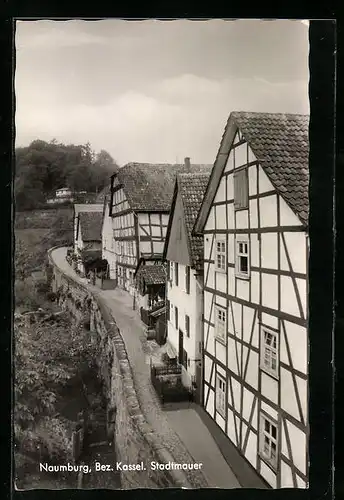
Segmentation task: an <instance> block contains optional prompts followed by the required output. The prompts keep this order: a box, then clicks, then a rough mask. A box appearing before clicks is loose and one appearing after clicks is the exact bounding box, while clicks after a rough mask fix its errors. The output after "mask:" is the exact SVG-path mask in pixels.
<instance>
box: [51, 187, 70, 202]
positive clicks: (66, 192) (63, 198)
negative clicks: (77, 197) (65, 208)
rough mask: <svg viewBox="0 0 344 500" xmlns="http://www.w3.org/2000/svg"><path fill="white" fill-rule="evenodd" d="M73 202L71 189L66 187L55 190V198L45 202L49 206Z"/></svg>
mask: <svg viewBox="0 0 344 500" xmlns="http://www.w3.org/2000/svg"><path fill="white" fill-rule="evenodd" d="M73 200H74V195H73V192H72V190H71V189H69V188H68V187H64V188H60V189H56V191H55V198H50V199H48V200H47V203H49V204H54V203H64V202H67V201H70V202H72V201H73Z"/></svg>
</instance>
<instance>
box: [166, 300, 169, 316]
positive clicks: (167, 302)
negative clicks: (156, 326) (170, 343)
mask: <svg viewBox="0 0 344 500" xmlns="http://www.w3.org/2000/svg"><path fill="white" fill-rule="evenodd" d="M166 313H167V319H168V321H169V320H170V301H169V300H168V299H166Z"/></svg>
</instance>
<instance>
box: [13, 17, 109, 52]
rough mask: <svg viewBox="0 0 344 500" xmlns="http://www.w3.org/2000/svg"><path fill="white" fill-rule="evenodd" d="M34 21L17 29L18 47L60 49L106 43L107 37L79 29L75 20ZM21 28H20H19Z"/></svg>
mask: <svg viewBox="0 0 344 500" xmlns="http://www.w3.org/2000/svg"><path fill="white" fill-rule="evenodd" d="M38 23H39V24H37V22H34V21H32V22H31V23H30V24H33V25H34V24H35V25H36V26H35V27H36V29H34V28H35V27H34V26H27V24H26V25H25V24H19V26H17V31H16V49H17V50H29V49H44V50H51V49H59V48H63V47H79V46H82V45H99V44H104V43H106V41H107V39H106V38H104V37H102V36H100V35H97V34H93V33H87V32H84V31H81V30H78V29H77V25H76V24H75V21H63V22H62V21H38ZM18 28H19V29H18Z"/></svg>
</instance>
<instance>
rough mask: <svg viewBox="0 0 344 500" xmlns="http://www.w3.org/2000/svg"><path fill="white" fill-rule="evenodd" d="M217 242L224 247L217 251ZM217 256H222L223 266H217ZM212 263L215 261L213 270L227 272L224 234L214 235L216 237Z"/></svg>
mask: <svg viewBox="0 0 344 500" xmlns="http://www.w3.org/2000/svg"><path fill="white" fill-rule="evenodd" d="M218 244H220V245H224V247H225V248H224V250H220V251H219V250H218ZM218 256H220V257H223V260H224V268H223V267H218ZM221 260H222V259H221ZM214 263H215V271H216V272H217V273H226V272H227V238H226V236H216V238H215V256H214ZM221 263H222V262H221Z"/></svg>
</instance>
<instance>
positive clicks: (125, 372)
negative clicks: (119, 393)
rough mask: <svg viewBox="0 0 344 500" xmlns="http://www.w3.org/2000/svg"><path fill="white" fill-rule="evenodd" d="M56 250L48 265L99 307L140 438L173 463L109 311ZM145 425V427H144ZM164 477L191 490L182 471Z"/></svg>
mask: <svg viewBox="0 0 344 500" xmlns="http://www.w3.org/2000/svg"><path fill="white" fill-rule="evenodd" d="M58 248H65V245H57V246H55V247H52V248H50V249H49V250H48V260H49V263H50V264H51V265H52V266H53V267H54V268H55V269H57V270H58V272H59V273H60V275H62V276H63V277H64V279H66V281H67V283H68V284H70V285H71V286H73V287H76V288H79V290H82V291H83V292H84V293H86V297H87V298H90V297H92V298H93V300H94V301H95V302H96V303H97V305H98V307H99V311H100V313H101V316H102V319H103V323H104V325H105V327H106V331H107V333H108V334H110V333H111V334H112V335H111V337H113V339H112V338H111V340H112V342H113V345H114V347H115V350H116V355H117V357H118V359H119V367H120V371H121V375H122V377H123V378H124V377H125V378H126V379H128V381H129V380H130V383H131V386H132V388H133V390H134V391H135V397H134V396H128V395H127V394H126V399H127V404H128V410H129V412H130V411H131V410H132V407H131V404H132V402H133V400H134V399H135V405H137V406H138V407H139V410H140V413H136V411H135V413H136V414H135V415H134V414H133V415H132V418H133V419H138V421H137V429H138V431H139V432H140V433H141V435H142V437H143V438H144V439H145V441H146V442H147V443H148V444H149V445H150V446H151V447H152V449H153V451H155V452H156V454H157V458H158V460H157V461H158V462H161V463H167V462H174V458H173V456H172V455H171V453H170V452H169V451H168V450H167V449H166V447H164V446H163V445H161V443H160V441H159V442H158V441H157V436H156V434H155V433H154V431H152V427H151V426H150V424H149V423H148V422H147V421H146V418H145V415H144V414H143V412H142V409H141V405H140V403H139V398H138V397H137V392H136V389H135V383H134V379H133V375H132V370H131V366H130V362H129V359H128V354H127V351H126V348H125V343H124V341H123V339H122V337H121V333H120V331H119V328H118V327H117V325H116V323H115V322H114V318H113V316H112V315H111V313H110V311H109V310H108V307H107V306H106V305H105V304H104V303H103V301H102V300H101V297H100V296H99V295H98V294H96V293H94V292H93V291H92V290H89V289H88V288H87V285H86V284H83V283H79V282H77V281H75V280H74V278H72V277H71V276H68V274H66V273H65V272H64V271H62V269H60V268H59V267H58V265H57V264H56V263H55V262H54V260H53V258H52V255H51V254H52V252H53V251H54V250H57V249H58ZM109 336H110V335H109ZM145 424H147V426H146V425H145ZM165 473H166V475H167V476H169V477H170V479H171V482H172V484H175V485H176V486H177V487H179V488H183V489H184V488H189V489H190V488H193V486H192V485H191V484H190V482H189V481H188V479H187V477H186V474H185V473H184V471H183V470H169V471H165Z"/></svg>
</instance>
